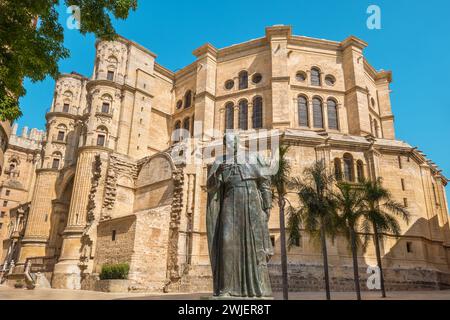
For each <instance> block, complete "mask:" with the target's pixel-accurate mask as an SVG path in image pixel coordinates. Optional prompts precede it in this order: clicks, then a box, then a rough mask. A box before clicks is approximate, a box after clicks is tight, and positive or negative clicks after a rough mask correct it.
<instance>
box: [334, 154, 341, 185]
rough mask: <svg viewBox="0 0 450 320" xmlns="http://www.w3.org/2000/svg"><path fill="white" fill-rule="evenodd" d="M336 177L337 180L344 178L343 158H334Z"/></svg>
mask: <svg viewBox="0 0 450 320" xmlns="http://www.w3.org/2000/svg"><path fill="white" fill-rule="evenodd" d="M334 177H335V178H336V180H337V181H341V180H342V167H341V159H339V158H336V159H334Z"/></svg>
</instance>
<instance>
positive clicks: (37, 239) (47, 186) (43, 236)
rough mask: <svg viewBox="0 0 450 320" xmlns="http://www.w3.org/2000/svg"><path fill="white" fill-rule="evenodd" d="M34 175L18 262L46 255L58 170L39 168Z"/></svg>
mask: <svg viewBox="0 0 450 320" xmlns="http://www.w3.org/2000/svg"><path fill="white" fill-rule="evenodd" d="M36 175H37V176H36V186H35V189H34V192H33V198H32V200H31V209H30V214H29V217H28V223H27V226H26V229H25V235H24V238H23V240H22V246H21V250H20V255H19V260H18V263H19V264H20V263H25V260H26V259H27V258H29V257H44V256H46V246H47V243H48V238H49V235H50V221H51V215H52V213H53V210H52V209H53V208H52V200H53V199H55V198H56V188H55V183H56V179H57V178H58V175H59V172H58V170H55V169H39V170H37V172H36Z"/></svg>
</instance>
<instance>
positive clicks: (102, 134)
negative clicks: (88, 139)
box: [97, 126, 108, 147]
mask: <svg viewBox="0 0 450 320" xmlns="http://www.w3.org/2000/svg"><path fill="white" fill-rule="evenodd" d="M107 136H108V129H107V128H106V127H104V126H100V127H98V128H97V146H99V147H105V146H106V137H107Z"/></svg>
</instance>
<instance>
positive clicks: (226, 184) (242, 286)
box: [206, 134, 273, 298]
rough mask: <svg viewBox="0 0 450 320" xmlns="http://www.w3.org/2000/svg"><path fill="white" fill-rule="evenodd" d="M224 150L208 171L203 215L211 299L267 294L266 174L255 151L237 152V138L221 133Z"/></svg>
mask: <svg viewBox="0 0 450 320" xmlns="http://www.w3.org/2000/svg"><path fill="white" fill-rule="evenodd" d="M224 146H226V149H227V151H228V152H225V154H224V155H223V156H220V157H219V158H218V159H216V161H215V162H214V164H213V165H212V167H211V168H210V169H209V171H208V180H207V188H208V208H207V216H206V224H207V232H208V246H209V254H210V259H211V267H212V274H213V293H214V296H216V297H225V298H226V297H236V298H263V297H271V296H272V290H271V286H270V279H269V272H268V269H267V261H268V259H269V257H270V256H271V255H272V254H273V250H272V244H271V241H270V236H269V230H268V219H269V214H270V209H271V207H272V193H271V189H270V180H269V177H266V176H264V175H263V174H262V170H261V169H262V168H263V167H264V165H265V164H264V163H263V161H262V160H261V158H260V157H258V156H256V155H245V154H242V153H241V152H239V150H240V149H239V138H238V136H237V135H234V134H226V135H225V136H224Z"/></svg>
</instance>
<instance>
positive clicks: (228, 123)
mask: <svg viewBox="0 0 450 320" xmlns="http://www.w3.org/2000/svg"><path fill="white" fill-rule="evenodd" d="M225 129H226V130H233V129H234V105H233V103H232V102H229V103H227V105H226V106H225Z"/></svg>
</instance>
